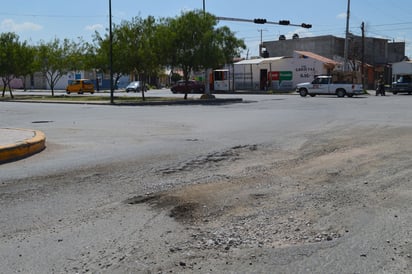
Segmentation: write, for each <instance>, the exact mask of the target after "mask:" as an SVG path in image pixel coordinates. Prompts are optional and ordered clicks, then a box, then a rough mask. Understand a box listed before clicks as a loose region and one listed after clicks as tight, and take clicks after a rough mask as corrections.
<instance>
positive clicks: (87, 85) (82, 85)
mask: <svg viewBox="0 0 412 274" xmlns="http://www.w3.org/2000/svg"><path fill="white" fill-rule="evenodd" d="M71 92H77V93H79V94H83V92H90V93H91V94H93V93H94V85H93V82H92V81H90V80H89V79H76V80H73V81H72V82H71V83H69V84H68V85H67V87H66V93H67V94H70V93H71Z"/></svg>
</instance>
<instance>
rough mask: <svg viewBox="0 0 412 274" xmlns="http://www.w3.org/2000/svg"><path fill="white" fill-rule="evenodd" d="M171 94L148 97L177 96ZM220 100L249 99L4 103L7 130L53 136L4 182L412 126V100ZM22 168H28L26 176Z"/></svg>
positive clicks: (7, 171) (6, 173) (9, 169)
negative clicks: (331, 133)
mask: <svg viewBox="0 0 412 274" xmlns="http://www.w3.org/2000/svg"><path fill="white" fill-rule="evenodd" d="M162 92H163V93H162ZM164 92H165V91H160V92H156V91H151V92H149V93H148V95H150V96H153V95H159V94H160V96H163V94H169V93H168V92H167V91H166V93H164ZM177 96H182V95H177ZM193 96H199V95H193ZM218 97H221V98H223V97H230V98H232V97H241V98H243V100H244V103H241V104H233V105H223V106H160V107H152V106H141V107H133V106H132V107H117V106H93V105H64V104H25V103H8V102H3V103H2V106H1V109H0V115H1V117H2V122H1V124H0V126H1V127H10V128H29V129H35V130H40V131H42V132H44V133H45V134H46V137H47V146H48V149H46V151H44V152H43V153H41V154H40V155H37V156H35V157H32V158H29V159H26V160H23V161H19V162H16V163H11V164H7V165H5V166H2V167H1V169H2V170H3V171H2V172H1V176H0V178H1V179H9V178H15V177H25V176H34V175H39V174H44V173H46V174H47V173H48V172H52V171H58V170H67V169H71V168H76V167H79V166H93V165H97V164H101V163H107V162H111V161H116V160H122V159H126V160H127V159H129V158H135V157H140V156H144V155H148V154H153V153H161V152H163V153H167V151H170V152H175V151H179V154H182V157H183V155H184V154H186V153H189V154H190V153H191V152H190V150H192V149H194V150H195V152H194V153H198V152H199V151H200V150H214V149H216V150H220V149H222V148H224V147H228V146H233V145H238V144H245V143H264V142H271V141H273V140H276V141H279V142H282V141H287V140H288V136H290V135H296V136H298V135H299V134H304V133H305V132H307V131H311V130H320V129H328V128H333V127H336V126H356V125H359V124H360V125H376V126H382V125H388V126H391V125H392V126H395V125H396V126H397V125H403V126H407V125H409V124H410V121H411V116H412V112H411V111H410V110H409V109H410V103H411V102H410V101H412V97H410V96H407V95H397V96H387V97H385V98H382V97H375V96H361V97H355V98H336V97H334V96H324V97H321V96H317V97H315V98H301V97H299V96H297V95H218ZM188 140H199V141H198V142H190V141H188ZM22 165H24V166H25V167H27V168H25V169H24V171H23V172H22V170H21V168H20V167H21V166H22Z"/></svg>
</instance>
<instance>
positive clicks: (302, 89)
mask: <svg viewBox="0 0 412 274" xmlns="http://www.w3.org/2000/svg"><path fill="white" fill-rule="evenodd" d="M299 94H300V96H302V97H306V95H308V91H307V90H306V89H305V88H301V89H300V90H299Z"/></svg>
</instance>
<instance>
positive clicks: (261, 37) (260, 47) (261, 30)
mask: <svg viewBox="0 0 412 274" xmlns="http://www.w3.org/2000/svg"><path fill="white" fill-rule="evenodd" d="M258 31H259V32H260V44H259V56H260V57H262V56H263V51H262V49H263V31H266V30H265V29H258Z"/></svg>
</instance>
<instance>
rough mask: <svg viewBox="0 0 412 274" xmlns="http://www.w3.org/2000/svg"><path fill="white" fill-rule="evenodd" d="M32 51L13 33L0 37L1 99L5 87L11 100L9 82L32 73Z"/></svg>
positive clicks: (3, 34) (11, 94)
mask: <svg viewBox="0 0 412 274" xmlns="http://www.w3.org/2000/svg"><path fill="white" fill-rule="evenodd" d="M33 60H34V51H33V48H32V47H29V46H28V45H27V42H26V41H25V42H20V41H19V37H18V36H17V35H16V34H14V33H10V32H9V33H2V34H1V35H0V77H1V78H2V83H3V92H2V97H4V95H5V92H6V89H7V87H9V92H10V96H11V97H12V98H13V97H14V96H13V93H12V89H11V86H10V82H11V81H12V80H13V79H14V78H17V77H21V76H26V75H28V74H30V73H32V72H33V70H34V67H33Z"/></svg>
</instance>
